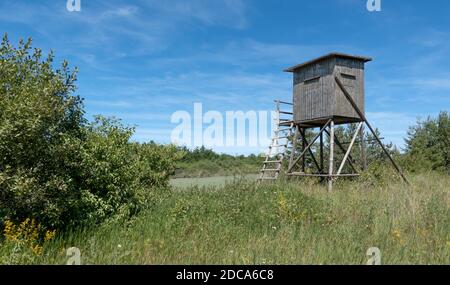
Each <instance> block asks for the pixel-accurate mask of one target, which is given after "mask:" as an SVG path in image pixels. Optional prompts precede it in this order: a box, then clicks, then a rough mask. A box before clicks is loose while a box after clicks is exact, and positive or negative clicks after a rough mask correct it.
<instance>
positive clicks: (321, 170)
mask: <svg viewBox="0 0 450 285" xmlns="http://www.w3.org/2000/svg"><path fill="white" fill-rule="evenodd" d="M319 144H320V146H319V147H320V172H321V173H324V172H325V171H324V169H323V167H324V165H323V158H324V156H323V133H320V141H319Z"/></svg>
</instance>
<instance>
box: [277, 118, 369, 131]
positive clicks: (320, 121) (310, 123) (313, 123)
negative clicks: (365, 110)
mask: <svg viewBox="0 0 450 285" xmlns="http://www.w3.org/2000/svg"><path fill="white" fill-rule="evenodd" d="M330 119H333V121H334V123H335V125H343V124H353V123H360V122H363V120H361V119H357V118H348V117H339V116H335V117H323V118H317V119H313V120H307V121H286V122H281V123H280V125H281V126H290V125H291V123H292V122H293V123H294V124H295V125H297V126H299V127H300V128H303V129H309V128H320V127H322V126H324V125H325V124H326V123H327V122H328V121H329V120H330Z"/></svg>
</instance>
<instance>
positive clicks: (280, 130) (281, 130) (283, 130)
mask: <svg viewBox="0 0 450 285" xmlns="http://www.w3.org/2000/svg"><path fill="white" fill-rule="evenodd" d="M290 130H292V129H291V128H288V129H279V130H278V131H279V132H285V131H290Z"/></svg>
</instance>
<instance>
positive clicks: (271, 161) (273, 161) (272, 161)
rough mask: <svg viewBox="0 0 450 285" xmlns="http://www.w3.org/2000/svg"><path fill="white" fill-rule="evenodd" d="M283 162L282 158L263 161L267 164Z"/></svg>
mask: <svg viewBox="0 0 450 285" xmlns="http://www.w3.org/2000/svg"><path fill="white" fill-rule="evenodd" d="M281 162H283V161H282V160H268V161H264V162H263V163H264V164H267V163H281Z"/></svg>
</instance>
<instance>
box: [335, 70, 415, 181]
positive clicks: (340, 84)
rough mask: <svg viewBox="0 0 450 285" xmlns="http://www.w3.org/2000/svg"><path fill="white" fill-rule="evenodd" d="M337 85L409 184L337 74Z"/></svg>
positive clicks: (404, 179)
mask: <svg viewBox="0 0 450 285" xmlns="http://www.w3.org/2000/svg"><path fill="white" fill-rule="evenodd" d="M334 79H335V81H336V83H337V85H338V86H339V88H341V90H342V92H343V93H344V95H345V97H346V98H347V100H348V102H349V103H350V104H351V105H352V107H353V109H354V110H355V111H356V113H358V115H359V117H360V118H361V120H363V121H364V122H365V123H366V125H367V127H368V128H369V130H370V131H371V132H372V135H373V136H374V137H375V139H376V140H377V142H378V143H379V144H380V146H381V148H382V149H383V151H384V153H385V154H386V156H387V157H388V158H389V160H390V161H391V163H392V165H393V166H394V168H395V169H396V170H397V172H398V173H399V174H400V176H401V177H402V178H403V181H405V182H406V183H407V184H409V182H408V180H407V179H406V177H405V175H404V174H403V172H402V171H401V169H400V167H398V165H397V163H395V161H394V159H393V158H392V157H391V155H390V154H389V152H388V151H387V149H386V147H385V146H384V145H383V143H382V142H381V140H380V139H379V138H378V136H377V134H376V133H375V131H374V129H373V128H372V126H371V125H370V124H369V122H368V121H367V119H366V116H364V114H363V113H362V112H361V110H360V109H359V108H358V106H357V105H356V103H355V101H354V100H353V98H352V96H351V95H350V93H348V91H347V89H346V88H345V86H344V84H343V83H342V81H341V80H340V79H339V78H338V77H337V76H335V77H334Z"/></svg>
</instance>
